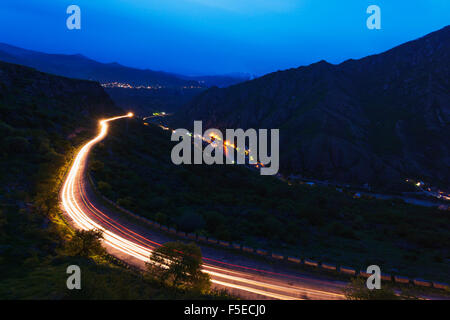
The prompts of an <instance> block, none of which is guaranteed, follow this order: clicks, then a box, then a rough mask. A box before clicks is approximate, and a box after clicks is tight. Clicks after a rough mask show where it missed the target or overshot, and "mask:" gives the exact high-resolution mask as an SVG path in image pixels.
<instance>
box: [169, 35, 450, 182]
mask: <svg viewBox="0 0 450 320" xmlns="http://www.w3.org/2000/svg"><path fill="white" fill-rule="evenodd" d="M449 79H450V27H446V28H444V29H441V30H439V31H437V32H434V33H431V34H429V35H427V36H425V37H423V38H420V39H418V40H415V41H412V42H408V43H406V44H403V45H401V46H398V47H396V48H394V49H391V50H389V51H387V52H384V53H382V54H378V55H374V56H369V57H366V58H364V59H360V60H348V61H346V62H344V63H341V64H339V65H332V64H329V63H327V62H325V61H320V62H318V63H315V64H312V65H310V66H307V67H300V68H296V69H290V70H286V71H280V72H275V73H272V74H269V75H266V76H264V77H261V78H258V79H255V80H253V81H248V82H245V83H242V84H238V85H235V86H231V87H228V88H224V89H219V88H212V89H210V90H208V91H206V92H205V93H203V94H201V95H199V96H198V97H197V98H196V99H194V100H193V101H192V103H190V104H189V105H187V106H186V107H185V108H184V109H183V111H182V112H180V113H179V114H178V115H177V118H175V123H176V124H177V125H185V126H192V122H193V120H203V121H204V126H206V127H219V128H236V127H238V128H279V129H280V139H281V147H280V157H281V170H282V172H284V173H288V174H289V173H293V174H301V175H303V176H307V177H314V178H319V179H327V180H333V181H339V182H345V183H356V184H365V183H369V184H371V185H374V186H386V185H389V184H396V183H399V182H401V181H403V180H404V178H406V177H414V178H420V179H423V180H426V181H429V182H431V183H436V184H440V185H444V186H447V187H448V181H450V139H449V138H448V137H449V136H450V80H449Z"/></svg>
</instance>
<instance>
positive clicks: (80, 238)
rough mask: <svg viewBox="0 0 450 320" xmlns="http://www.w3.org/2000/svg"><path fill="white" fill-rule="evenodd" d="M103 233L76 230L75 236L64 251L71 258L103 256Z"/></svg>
mask: <svg viewBox="0 0 450 320" xmlns="http://www.w3.org/2000/svg"><path fill="white" fill-rule="evenodd" d="M102 239H103V231H101V230H97V229H93V230H76V231H75V235H74V236H73V237H72V239H71V240H70V241H69V242H68V243H67V245H66V251H67V254H68V255H71V256H82V257H90V256H95V255H103V254H104V253H105V249H104V248H103V247H102V242H101V240H102Z"/></svg>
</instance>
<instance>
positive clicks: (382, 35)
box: [0, 0, 450, 75]
mask: <svg viewBox="0 0 450 320" xmlns="http://www.w3.org/2000/svg"><path fill="white" fill-rule="evenodd" d="M70 4H77V5H79V6H80V8H81V17H82V22H81V30H74V31H69V30H67V28H66V23H65V21H66V18H67V17H68V15H67V14H66V8H67V6H69V5H70ZM370 4H376V5H378V6H380V8H381V14H382V30H368V29H367V28H366V19H367V17H368V15H367V14H366V8H367V7H368V6H369V5H370ZM448 24H450V1H449V0H370V1H366V0H340V1H339V0H330V1H326V0H158V1H155V0H70V1H66V0H2V1H1V3H0V42H6V43H9V44H13V45H17V46H20V47H24V48H28V49H33V50H39V51H44V52H50V53H81V54H83V55H86V56H88V57H90V58H93V59H95V60H98V61H102V62H119V63H121V64H124V65H128V66H133V67H139V68H150V69H154V70H164V71H170V72H178V73H185V74H218V73H228V72H248V73H253V74H258V75H261V74H263V73H267V72H271V71H276V70H282V69H287V68H291V67H297V66H300V65H305V64H310V63H313V62H316V61H319V60H322V59H325V60H327V61H329V62H332V63H339V62H341V61H343V60H346V59H348V58H360V57H363V56H366V55H369V54H373V53H379V52H382V51H384V50H386V49H389V48H391V47H393V46H395V45H398V44H401V43H403V42H406V41H408V40H413V39H415V38H418V37H420V36H423V35H425V34H427V33H429V32H431V31H435V30H437V29H440V28H442V27H444V26H445V25H448Z"/></svg>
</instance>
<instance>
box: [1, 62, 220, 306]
mask: <svg viewBox="0 0 450 320" xmlns="http://www.w3.org/2000/svg"><path fill="white" fill-rule="evenodd" d="M0 71H1V74H2V77H1V79H0V279H1V281H0V299H171V298H174V297H176V298H199V299H210V298H214V297H216V296H217V294H216V293H211V294H210V293H209V292H205V294H201V293H198V292H191V291H186V290H184V291H181V290H174V289H173V288H170V287H168V286H167V285H164V284H161V283H159V282H157V281H154V280H151V279H148V278H146V277H144V275H143V274H142V273H141V272H137V271H135V270H133V269H130V268H128V267H127V266H126V265H124V264H123V263H122V262H121V261H118V260H116V259H114V258H113V257H111V256H109V255H107V254H106V253H105V252H104V250H103V248H102V247H101V246H100V240H101V237H102V235H101V233H99V232H98V231H95V230H94V231H76V232H74V230H72V229H71V228H69V226H68V224H67V223H66V221H65V220H64V219H63V216H62V213H61V210H60V208H59V205H58V192H59V188H60V187H61V183H62V181H63V178H64V176H65V173H66V172H67V170H68V168H69V165H70V162H71V159H72V158H73V156H74V153H75V151H76V148H77V147H79V146H80V145H81V144H82V143H84V142H85V141H86V140H87V139H88V138H89V139H90V138H91V137H92V136H93V135H94V134H95V133H96V130H97V121H98V119H99V118H101V117H104V116H105V115H106V114H105V113H103V111H102V110H103V107H105V106H107V107H108V108H106V109H109V110H111V111H112V112H114V114H117V113H119V112H122V111H120V110H118V111H115V110H117V109H115V107H114V106H113V105H112V104H111V102H110V100H109V98H108V97H107V96H106V95H105V94H104V92H103V91H102V89H101V88H100V87H99V85H98V84H96V83H93V82H88V81H78V80H71V79H66V78H61V77H55V76H51V75H46V74H43V73H39V72H36V71H34V70H32V69H29V68H23V67H20V66H16V65H10V64H5V63H0ZM79 87H81V88H79ZM101 94H103V95H104V96H102V95H101ZM72 264H75V265H78V266H79V267H80V269H81V284H82V289H81V290H68V289H67V287H66V280H67V276H68V275H67V273H66V269H67V267H68V266H69V265H72Z"/></svg>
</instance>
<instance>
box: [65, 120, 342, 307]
mask: <svg viewBox="0 0 450 320" xmlns="http://www.w3.org/2000/svg"><path fill="white" fill-rule="evenodd" d="M129 117H133V114H132V113H129V114H127V115H124V116H119V117H113V118H109V119H104V120H101V121H100V129H99V133H98V135H97V136H96V137H94V138H93V139H92V140H90V141H89V142H87V143H86V144H85V145H84V146H83V147H82V148H81V149H80V151H79V152H78V154H77V155H76V157H75V160H74V162H73V164H72V166H71V168H70V171H69V173H68V175H67V177H66V180H65V181H64V184H63V187H62V189H61V193H60V200H61V207H62V209H63V211H64V213H65V215H66V216H67V218H68V219H69V221H70V223H71V224H72V225H73V226H74V227H76V228H80V229H84V230H90V229H94V228H97V229H100V230H103V235H104V245H105V247H106V248H107V250H108V251H109V252H110V253H111V254H113V255H114V256H116V257H118V258H119V259H121V260H124V261H126V262H128V263H130V264H132V265H135V266H138V267H140V268H144V267H145V261H147V260H148V257H149V256H150V254H151V252H152V250H153V249H154V248H155V247H157V246H160V245H161V243H164V242H167V241H170V240H171V239H170V238H169V237H168V236H167V235H164V234H161V233H158V232H155V231H152V230H148V229H146V228H144V227H142V226H140V225H138V224H135V223H131V222H130V221H128V220H126V219H124V217H123V216H122V215H121V214H119V213H117V212H114V211H113V210H111V209H110V208H107V207H105V206H104V205H103V204H102V202H101V201H96V198H97V197H96V196H95V195H94V194H93V192H92V190H91V189H90V184H89V183H88V182H87V178H86V175H87V174H86V171H87V170H86V164H87V158H88V156H89V152H90V151H91V150H92V148H93V147H94V146H95V145H96V144H97V143H98V142H100V141H101V140H102V139H104V138H105V137H106V135H107V133H108V126H109V122H112V121H115V120H119V119H123V118H129ZM201 247H202V253H203V260H204V264H203V271H204V272H206V273H209V274H210V275H211V279H212V283H213V285H214V286H215V287H218V288H226V289H227V290H228V291H229V292H230V293H232V294H234V295H237V296H240V297H242V298H244V299H282V300H292V299H343V298H344V296H343V294H342V288H343V287H344V286H345V283H343V282H338V281H334V280H330V279H322V278H318V277H316V276H312V275H305V274H299V273H298V272H295V271H292V270H290V269H284V267H283V266H274V265H270V264H269V263H265V262H260V261H256V260H253V259H249V258H246V257H245V256H241V255H235V254H232V253H230V252H228V251H226V250H218V249H215V248H211V247H208V246H201Z"/></svg>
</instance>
